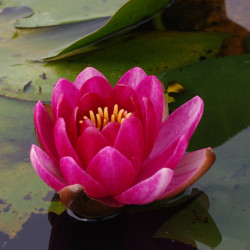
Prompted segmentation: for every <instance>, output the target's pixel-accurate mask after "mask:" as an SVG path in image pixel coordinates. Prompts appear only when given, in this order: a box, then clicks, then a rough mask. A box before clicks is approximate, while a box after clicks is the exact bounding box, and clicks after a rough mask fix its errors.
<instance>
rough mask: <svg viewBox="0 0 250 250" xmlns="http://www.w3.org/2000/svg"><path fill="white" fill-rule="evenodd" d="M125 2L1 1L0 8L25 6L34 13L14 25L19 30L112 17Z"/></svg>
mask: <svg viewBox="0 0 250 250" xmlns="http://www.w3.org/2000/svg"><path fill="white" fill-rule="evenodd" d="M126 2H127V1H126V0H108V1H102V0H84V1H82V0H71V1H67V0H53V1H50V0H43V1H32V0H2V5H1V8H6V7H20V6H27V7H29V8H31V9H32V10H33V11H34V14H33V15H31V16H30V17H28V18H21V17H20V19H19V20H18V21H17V23H16V24H15V26H16V27H19V28H37V27H44V26H53V25H59V24H65V23H72V22H80V21H84V20H91V19H97V18H103V17H110V16H112V15H113V14H114V13H115V12H116V11H117V9H119V8H120V7H121V6H122V5H123V4H125V3H126Z"/></svg>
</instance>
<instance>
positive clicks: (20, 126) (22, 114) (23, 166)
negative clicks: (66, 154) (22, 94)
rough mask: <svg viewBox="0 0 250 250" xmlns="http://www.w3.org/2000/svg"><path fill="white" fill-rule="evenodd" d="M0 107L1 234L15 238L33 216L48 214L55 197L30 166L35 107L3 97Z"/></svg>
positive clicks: (31, 104)
mask: <svg viewBox="0 0 250 250" xmlns="http://www.w3.org/2000/svg"><path fill="white" fill-rule="evenodd" d="M0 106H1V109H0V116H1V120H0V128H1V130H0V171H1V176H0V231H1V232H4V233H5V234H7V235H9V237H10V238H13V237H14V236H15V235H16V233H17V232H19V231H20V230H21V229H22V225H23V223H25V222H26V221H27V220H28V218H29V217H30V215H31V213H35V214H39V213H47V209H48V205H49V203H50V200H51V199H50V198H48V197H47V196H48V195H49V196H51V195H50V194H49V191H50V188H48V187H47V186H46V185H45V184H44V183H43V182H42V181H41V180H40V179H39V177H38V176H37V175H36V173H35V172H34V170H33V168H32V166H31V164H30V162H29V148H30V144H31V143H34V142H35V141H36V139H35V137H34V135H33V118H32V113H33V103H26V102H18V101H16V100H10V99H6V98H3V97H0ZM46 197H47V198H46Z"/></svg>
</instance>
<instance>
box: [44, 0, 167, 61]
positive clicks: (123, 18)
mask: <svg viewBox="0 0 250 250" xmlns="http://www.w3.org/2000/svg"><path fill="white" fill-rule="evenodd" d="M170 2H171V0H160V1H154V0H130V1H128V2H127V3H126V4H124V5H123V6H122V7H121V8H120V9H119V10H118V11H117V12H116V13H115V15H114V16H112V18H111V19H110V20H109V22H108V23H107V24H106V25H104V26H103V27H102V28H101V29H99V30H97V31H96V32H94V33H92V34H90V35H88V36H85V37H82V38H81V39H79V40H78V41H75V42H73V43H72V44H71V45H69V46H67V47H64V48H63V49H61V50H60V51H58V50H57V51H51V52H50V53H49V54H47V56H46V57H45V58H44V59H46V60H48V59H49V58H50V59H51V60H56V59H59V58H62V57H67V56H71V55H72V54H74V55H75V54H79V53H82V51H81V48H83V47H85V46H88V45H92V44H93V43H96V42H98V41H100V40H103V39H105V38H110V37H111V36H112V35H114V34H116V33H117V32H121V31H123V32H127V31H128V28H129V27H133V26H135V25H137V24H140V23H142V22H144V21H146V20H148V19H149V18H151V17H152V16H154V15H156V14H157V13H159V12H160V11H162V10H163V9H164V8H165V7H166V6H167V5H168V4H169V3H170ZM138 10H139V11H138ZM83 50H85V48H84V49H83Z"/></svg>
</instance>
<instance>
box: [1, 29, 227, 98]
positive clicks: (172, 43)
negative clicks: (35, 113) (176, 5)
mask: <svg viewBox="0 0 250 250" xmlns="http://www.w3.org/2000/svg"><path fill="white" fill-rule="evenodd" d="M227 36H228V35H227V34H220V33H210V32H196V33H189V32H183V33H179V32H158V31H155V32H147V33H144V32H140V33H134V34H130V35H127V36H124V37H122V38H120V39H118V40H116V41H114V42H113V43H110V44H108V45H106V46H105V47H103V48H101V49H99V50H95V51H92V52H89V53H86V54H84V55H83V56H82V57H75V58H72V59H70V60H63V61H57V62H51V63H47V64H44V63H32V62H24V58H25V55H26V53H27V54H28V53H30V54H34V53H35V52H36V48H37V50H38V52H37V53H39V47H40V44H39V43H37V44H36V43H34V46H33V49H32V51H30V45H31V43H32V39H30V40H29V41H27V43H24V41H25V40H23V43H22V44H20V45H19V43H17V44H18V46H13V45H14V44H15V43H14V41H12V43H11V47H10V48H9V47H8V45H9V44H4V46H2V55H3V56H4V57H5V58H6V61H7V62H8V60H9V64H10V63H11V61H14V60H15V61H17V62H19V63H17V62H16V63H15V64H13V65H11V66H9V65H8V64H6V62H5V63H3V64H0V65H1V70H0V80H1V82H2V84H1V85H0V94H2V95H6V96H9V97H14V98H19V99H25V100H38V99H41V100H45V101H49V100H50V97H51V92H52V90H53V87H54V86H53V83H54V82H56V81H57V80H58V79H59V78H62V77H64V78H67V79H69V80H71V81H72V80H74V79H75V77H76V76H77V74H79V73H80V72H81V71H82V70H83V69H84V68H85V67H88V66H92V67H95V68H97V69H98V70H100V71H101V72H102V73H103V74H104V75H106V77H107V78H108V79H109V81H110V82H111V84H112V85H115V84H116V82H117V81H118V79H119V78H120V77H121V76H122V75H123V74H124V73H125V72H126V71H127V70H128V69H130V68H132V67H135V66H140V67H142V68H143V69H144V70H145V71H146V72H147V73H148V74H154V75H157V74H160V73H162V72H164V71H165V70H166V69H171V68H177V67H180V66H182V65H185V64H188V63H193V62H197V61H199V60H201V59H205V58H211V57H214V56H215V55H216V54H217V53H218V51H219V49H220V46H221V43H222V41H223V40H224V39H225V37H227ZM34 40H35V38H34ZM34 40H33V41H34ZM35 41H36V40H35ZM17 48H18V49H17ZM8 50H9V51H8ZM19 50H20V51H19ZM40 50H41V49H40ZM16 54H17V55H19V56H18V58H16V56H15V55H16ZM184 87H185V86H184Z"/></svg>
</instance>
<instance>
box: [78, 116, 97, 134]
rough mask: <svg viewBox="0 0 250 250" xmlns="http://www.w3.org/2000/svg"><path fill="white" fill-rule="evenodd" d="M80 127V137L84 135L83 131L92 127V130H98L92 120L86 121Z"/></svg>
mask: <svg viewBox="0 0 250 250" xmlns="http://www.w3.org/2000/svg"><path fill="white" fill-rule="evenodd" d="M79 126H80V135H81V134H82V133H83V131H84V130H85V129H86V128H90V127H91V128H95V129H96V126H95V124H94V123H93V122H92V121H91V120H90V119H84V120H83V121H82V123H81V124H80V125H79Z"/></svg>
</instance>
